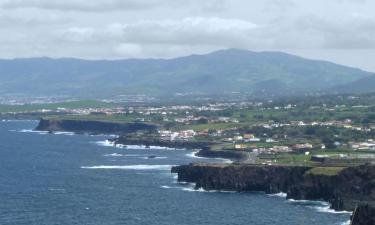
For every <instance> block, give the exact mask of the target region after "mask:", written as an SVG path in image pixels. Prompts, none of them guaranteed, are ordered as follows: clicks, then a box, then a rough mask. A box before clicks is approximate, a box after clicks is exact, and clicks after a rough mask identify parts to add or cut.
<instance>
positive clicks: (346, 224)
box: [341, 220, 350, 225]
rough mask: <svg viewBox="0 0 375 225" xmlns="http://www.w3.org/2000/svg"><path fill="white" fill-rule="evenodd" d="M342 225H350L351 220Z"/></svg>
mask: <svg viewBox="0 0 375 225" xmlns="http://www.w3.org/2000/svg"><path fill="white" fill-rule="evenodd" d="M341 225H350V220H348V221H345V222H343V223H342V224H341Z"/></svg>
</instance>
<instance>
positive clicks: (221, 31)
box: [0, 0, 375, 71]
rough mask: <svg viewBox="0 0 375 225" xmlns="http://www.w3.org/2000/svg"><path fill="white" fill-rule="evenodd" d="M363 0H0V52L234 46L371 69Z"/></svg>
mask: <svg viewBox="0 0 375 225" xmlns="http://www.w3.org/2000/svg"><path fill="white" fill-rule="evenodd" d="M374 8H375V2H373V1H368V0H332V1H329V2H327V1H323V0H317V1H314V2H311V1H306V0H302V1H296V0H267V1H261V2H259V1H255V2H254V1H252V2H249V1H243V0H232V1H229V0H207V1H204V2H201V1H197V0H186V1H179V0H174V1H172V0H148V1H146V0H138V1H134V0H113V1H104V0H93V1H90V2H86V1H81V0H67V1H64V2H63V1H50V0H12V1H9V0H0V13H1V14H0V15H1V16H0V19H1V22H0V27H1V29H0V34H1V36H0V41H1V43H2V44H1V45H0V58H32V57H52V58H61V57H66V58H84V59H117V58H175V57H180V56H186V55H191V54H205V53H208V52H212V51H216V50H220V49H226V48H239V49H248V50H253V51H282V52H286V53H291V54H296V55H298V56H302V57H306V58H311V59H319V60H327V61H331V62H334V63H338V64H342V65H348V66H352V67H357V68H361V69H363V70H366V71H375V65H374V64H373V63H372V60H371V59H372V58H374V57H375V38H374V36H375V35H374V31H375V17H374V16H373V9H374Z"/></svg>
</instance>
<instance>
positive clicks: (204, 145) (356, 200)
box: [36, 119, 375, 225]
mask: <svg viewBox="0 0 375 225" xmlns="http://www.w3.org/2000/svg"><path fill="white" fill-rule="evenodd" d="M46 121H47V122H46ZM102 123H103V122H101V121H74V120H73V121H72V120H58V121H55V120H43V119H42V120H40V122H39V125H38V127H37V128H36V130H39V131H48V132H74V133H78V134H79V133H90V134H99V133H100V134H105V133H107V134H109V133H111V134H124V133H127V132H129V133H131V132H134V131H135V130H143V131H149V130H150V129H151V130H154V129H156V128H155V127H148V126H147V125H146V126H144V124H141V125H140V124H139V123H137V124H136V125H135V127H134V123H132V125H131V126H130V128H129V123H127V124H126V126H125V127H122V126H118V123H112V122H109V123H108V122H105V125H104V129H103V124H102ZM114 124H117V125H115V128H113V126H114ZM139 125H140V126H139ZM77 126H78V128H77ZM109 127H110V128H109ZM119 127H120V128H119ZM113 129H115V130H113ZM113 131H115V132H113ZM107 142H108V143H107V144H110V145H112V146H122V147H124V146H132V145H136V146H144V147H145V148H152V147H153V146H158V147H161V148H171V149H192V150H198V152H196V153H193V154H195V155H194V156H196V157H205V158H223V159H228V160H233V161H235V162H234V163H232V164H189V165H182V166H174V167H172V168H171V172H172V173H177V175H178V178H177V179H178V181H179V182H189V183H194V184H195V187H194V188H195V189H196V190H206V191H231V192H233V191H234V192H247V191H257V192H259V191H260V192H264V193H266V194H270V195H276V194H279V193H285V195H286V196H285V197H286V198H287V199H290V200H291V199H295V200H297V201H299V200H312V201H325V202H328V203H329V204H330V206H331V209H333V210H337V211H343V210H345V211H354V213H353V215H352V223H351V224H352V225H370V224H373V223H372V222H373V221H374V220H375V219H374V213H373V212H374V207H373V205H372V204H373V202H374V201H375V196H367V195H366V193H359V194H358V193H355V191H353V190H352V187H359V189H365V188H367V189H368V186H369V185H371V183H370V184H369V183H368V182H367V183H366V179H367V178H368V177H367V178H366V177H363V176H365V175H368V176H370V177H375V166H370V165H365V166H358V167H348V168H345V169H344V171H345V172H343V173H342V172H340V173H339V174H338V175H335V176H331V175H324V174H309V173H308V171H309V170H312V169H313V168H314V167H312V166H291V165H256V164H245V163H243V162H245V161H246V160H248V159H249V155H248V154H247V153H245V152H240V151H225V150H220V151H216V150H215V151H213V150H210V146H211V145H212V144H213V143H211V142H188V141H167V140H160V139H150V138H147V139H146V138H141V137H139V138H138V137H137V138H129V137H127V136H119V137H117V138H113V139H108V140H107ZM349 177H350V179H353V181H354V183H353V182H352V183H349V182H346V181H347V179H348V178H349ZM354 178H356V179H354ZM357 178H358V179H357ZM365 178H366V179H365ZM339 186H341V187H343V188H341V189H340V188H336V187H339ZM356 191H357V192H358V191H359V192H360V191H361V190H356ZM370 194H371V192H370ZM283 195H284V194H283ZM363 199H370V201H371V204H366V202H363ZM366 221H370V223H367V222H366Z"/></svg>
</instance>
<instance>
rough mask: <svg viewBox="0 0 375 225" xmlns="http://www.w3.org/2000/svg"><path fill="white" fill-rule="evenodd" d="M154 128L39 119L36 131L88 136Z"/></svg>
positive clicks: (154, 127)
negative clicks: (65, 132) (86, 134)
mask: <svg viewBox="0 0 375 225" xmlns="http://www.w3.org/2000/svg"><path fill="white" fill-rule="evenodd" d="M156 128H157V127H156V126H155V125H152V124H146V123H121V122H108V121H92V120H68V119H41V120H40V121H39V124H38V126H37V127H36V128H35V129H36V130H41V131H51V132H54V131H69V132H76V133H90V134H124V133H132V132H136V131H155V130H156Z"/></svg>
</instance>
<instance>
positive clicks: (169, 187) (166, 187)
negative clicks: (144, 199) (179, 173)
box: [161, 185, 173, 189]
mask: <svg viewBox="0 0 375 225" xmlns="http://www.w3.org/2000/svg"><path fill="white" fill-rule="evenodd" d="M161 188H164V189H171V188H173V187H171V186H167V185H163V186H161Z"/></svg>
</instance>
